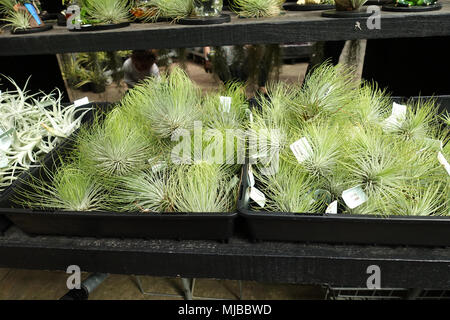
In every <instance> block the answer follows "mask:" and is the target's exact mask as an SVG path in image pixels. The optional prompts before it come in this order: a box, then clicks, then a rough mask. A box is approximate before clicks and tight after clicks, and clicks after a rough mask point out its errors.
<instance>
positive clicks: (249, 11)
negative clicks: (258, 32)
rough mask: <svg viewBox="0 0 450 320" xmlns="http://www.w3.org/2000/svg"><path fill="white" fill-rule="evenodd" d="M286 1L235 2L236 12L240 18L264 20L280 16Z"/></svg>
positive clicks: (243, 0) (238, 0)
mask: <svg viewBox="0 0 450 320" xmlns="http://www.w3.org/2000/svg"><path fill="white" fill-rule="evenodd" d="M284 2H285V0H235V1H234V10H235V11H236V13H237V14H238V15H239V16H240V17H244V18H264V17H276V16H278V15H280V13H281V11H282V6H283V3H284Z"/></svg>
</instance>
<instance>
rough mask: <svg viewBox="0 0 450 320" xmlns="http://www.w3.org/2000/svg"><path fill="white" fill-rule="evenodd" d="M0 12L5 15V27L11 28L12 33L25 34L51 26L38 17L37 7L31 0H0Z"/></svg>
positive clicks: (45, 29) (48, 28)
mask: <svg viewBox="0 0 450 320" xmlns="http://www.w3.org/2000/svg"><path fill="white" fill-rule="evenodd" d="M0 13H1V14H2V15H3V16H4V17H5V18H3V19H1V20H2V21H4V22H6V25H5V27H10V28H11V33H12V34H25V33H35V32H42V31H47V30H50V29H52V28H53V26H52V25H51V24H45V23H44V22H43V21H42V19H41V18H40V17H39V13H40V11H39V8H38V6H37V5H36V3H35V2H34V1H32V0H26V1H23V0H22V1H19V0H0Z"/></svg>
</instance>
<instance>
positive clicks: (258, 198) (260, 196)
mask: <svg viewBox="0 0 450 320" xmlns="http://www.w3.org/2000/svg"><path fill="white" fill-rule="evenodd" d="M250 198H251V199H252V200H253V201H255V202H256V203H257V204H258V205H259V206H260V207H261V208H264V206H265V205H266V196H265V195H264V193H262V192H261V191H259V190H258V189H256V188H255V187H251V188H250Z"/></svg>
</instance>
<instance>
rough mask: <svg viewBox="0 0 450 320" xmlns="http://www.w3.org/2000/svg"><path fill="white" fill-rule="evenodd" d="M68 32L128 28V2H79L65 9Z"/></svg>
mask: <svg viewBox="0 0 450 320" xmlns="http://www.w3.org/2000/svg"><path fill="white" fill-rule="evenodd" d="M67 15H69V17H68V19H67V27H68V29H69V30H70V31H94V30H107V29H117V28H123V27H127V26H129V24H130V22H129V18H130V4H129V1H128V0H79V1H72V2H71V5H70V6H69V7H68V8H67V12H66V16H67Z"/></svg>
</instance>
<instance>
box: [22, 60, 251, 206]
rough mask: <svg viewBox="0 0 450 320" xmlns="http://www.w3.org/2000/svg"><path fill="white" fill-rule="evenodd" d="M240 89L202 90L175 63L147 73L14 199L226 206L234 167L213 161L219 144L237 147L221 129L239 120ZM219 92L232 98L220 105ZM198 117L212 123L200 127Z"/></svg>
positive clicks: (232, 199) (233, 191)
mask: <svg viewBox="0 0 450 320" xmlns="http://www.w3.org/2000/svg"><path fill="white" fill-rule="evenodd" d="M244 93H245V90H244V89H243V88H242V87H240V86H238V85H230V86H229V87H227V88H224V89H223V90H222V91H221V92H219V93H209V94H206V95H202V94H201V91H200V89H199V88H197V87H196V86H195V85H194V84H193V83H192V81H191V80H190V79H189V78H188V77H187V75H186V74H185V73H184V72H183V71H182V70H181V69H178V68H175V69H174V70H172V72H171V73H170V75H163V76H162V77H161V79H160V80H157V79H152V78H150V79H147V80H146V81H144V82H143V83H142V84H140V85H138V86H136V87H135V88H133V89H132V90H130V91H129V93H128V94H127V95H126V96H125V97H124V99H123V100H122V101H121V103H120V104H119V105H118V106H116V107H115V108H114V109H113V110H112V111H111V112H109V113H108V114H107V115H106V116H105V118H104V119H102V121H100V120H99V119H98V120H94V123H93V124H92V125H91V126H90V127H89V128H82V129H81V130H80V133H79V135H78V137H77V140H76V142H75V145H74V150H73V151H71V152H70V154H69V156H67V157H66V158H63V159H61V161H58V162H60V163H61V165H60V166H58V168H57V169H56V170H50V169H49V170H46V172H45V175H44V177H43V178H42V179H41V178H37V177H35V178H33V179H30V180H29V181H28V182H27V184H28V188H27V189H26V190H22V191H21V192H20V197H19V199H16V201H18V202H19V203H21V204H22V205H25V206H26V207H31V208H44V209H45V208H57V209H60V210H69V211H70V210H76V211H97V210H109V211H114V212H117V211H119V212H122V211H124V212H230V211H232V210H233V209H234V207H235V204H236V198H237V188H238V180H239V179H238V175H239V170H238V169H239V167H238V166H237V165H236V164H235V162H231V161H229V162H227V161H224V160H223V159H224V158H223V157H222V161H215V160H217V157H218V156H222V155H221V154H220V153H221V151H222V149H223V147H224V145H230V144H231V145H232V148H233V149H235V148H237V144H238V143H239V141H237V139H236V140H233V141H229V140H227V139H225V140H224V139H223V137H222V136H221V134H220V133H221V132H225V131H227V130H229V129H240V128H243V127H244V121H245V119H246V112H245V110H246V109H247V105H246V99H245V95H244ZM223 96H226V97H228V98H229V99H227V100H228V101H229V102H230V103H229V104H227V105H226V106H225V107H224V106H223V105H222V104H221V102H220V101H221V97H222V98H223ZM224 108H225V109H224ZM198 123H201V124H202V126H203V128H204V129H211V128H213V129H214V130H209V131H208V130H204V131H200V132H198V131H197V129H198V128H197V127H196V124H198ZM211 133H212V134H211ZM219 136H220V137H219ZM198 138H200V140H197V139H198ZM216 138H217V139H216ZM238 138H239V137H238ZM235 144H236V145H235ZM180 146H182V147H183V148H184V149H183V150H182V153H178V151H177V150H180V149H179V147H180ZM198 146H200V148H199V149H197V147H198ZM214 150H215V151H214ZM210 151H211V152H210ZM233 155H234V152H233ZM30 190H31V191H30Z"/></svg>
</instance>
